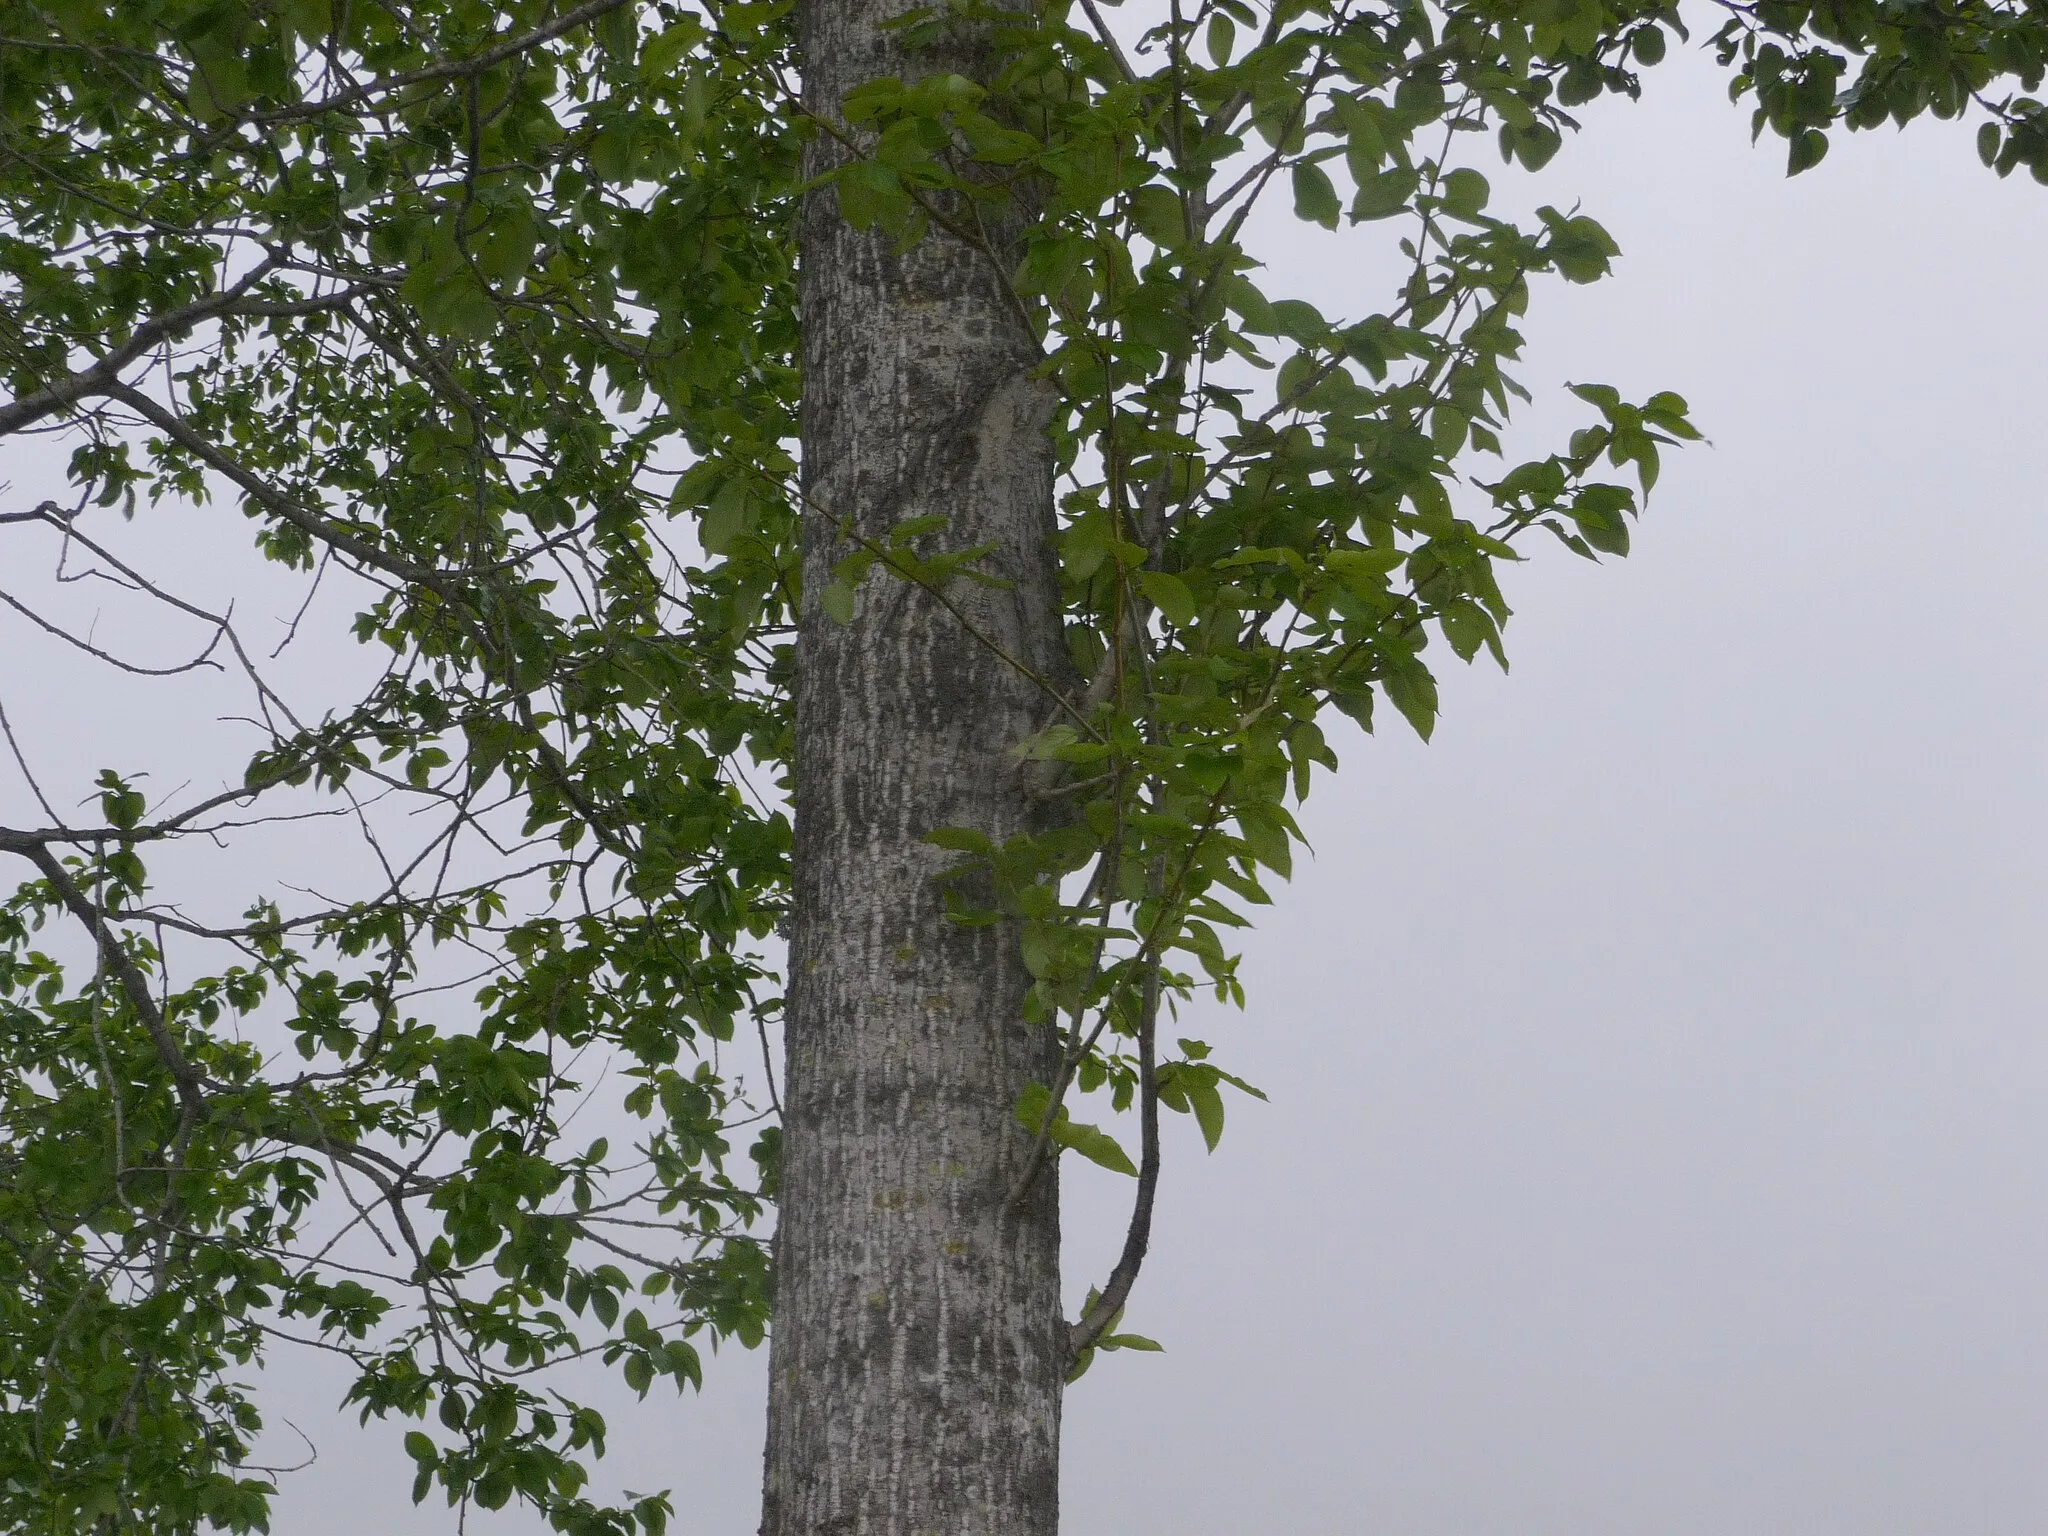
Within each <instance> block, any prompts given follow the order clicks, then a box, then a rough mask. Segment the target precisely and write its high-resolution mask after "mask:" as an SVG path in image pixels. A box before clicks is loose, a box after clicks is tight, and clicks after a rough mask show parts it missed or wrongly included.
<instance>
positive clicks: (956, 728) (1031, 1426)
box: [762, 0, 1066, 1536]
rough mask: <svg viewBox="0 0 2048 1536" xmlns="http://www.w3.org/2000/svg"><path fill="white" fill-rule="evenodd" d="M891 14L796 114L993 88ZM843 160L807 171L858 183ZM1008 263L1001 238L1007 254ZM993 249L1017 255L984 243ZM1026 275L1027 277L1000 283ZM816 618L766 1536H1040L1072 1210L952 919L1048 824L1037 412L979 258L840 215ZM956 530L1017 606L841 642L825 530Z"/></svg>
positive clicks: (1001, 994) (824, 306)
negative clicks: (991, 842)
mask: <svg viewBox="0 0 2048 1536" xmlns="http://www.w3.org/2000/svg"><path fill="white" fill-rule="evenodd" d="M903 8H904V7H903V6H901V5H900V4H898V5H884V4H877V3H875V0H807V3H805V4H804V5H803V7H802V14H801V26H802V47H803V60H804V91H805V97H806V102H807V105H808V106H809V107H810V109H811V110H812V111H813V112H815V113H817V114H819V115H821V116H827V117H831V118H833V119H837V118H838V116H839V113H838V106H839V103H840V101H841V99H842V98H843V97H844V95H845V93H846V92H847V91H848V90H849V89H851V88H852V87H854V86H857V85H860V84H863V83H865V82H867V81H870V80H874V79H878V78H881V77H883V76H886V75H891V74H894V75H899V76H902V77H903V78H906V79H912V78H917V77H919V76H922V75H926V74H933V73H954V74H962V75H966V76H969V77H970V78H974V77H977V76H981V75H982V74H983V71H984V67H985V60H984V59H983V58H982V57H981V56H980V54H979V50H978V45H977V43H976V41H975V39H974V38H973V37H972V36H965V35H963V36H955V37H954V38H953V39H951V40H950V41H948V42H946V43H943V44H940V45H938V47H937V48H936V49H930V48H927V49H924V50H922V51H919V52H917V53H914V54H913V53H909V52H907V51H906V49H905V48H904V45H903V42H902V39H901V34H900V33H898V32H895V31H891V30H885V28H884V23H885V21H886V20H887V19H888V18H889V16H890V15H891V14H894V13H899V12H900V11H901V10H902V9H903ZM837 152H838V151H836V150H835V149H834V148H833V147H832V145H831V143H830V141H829V140H825V139H822V138H821V140H820V141H819V143H818V144H817V145H816V146H814V148H813V150H812V154H813V157H814V160H815V161H816V164H814V166H813V167H812V169H813V170H814V171H816V170H819V169H823V168H824V165H825V164H826V163H827V162H826V160H825V158H824V157H827V156H830V155H832V154H835V153H837ZM1010 233H1012V234H1013V233H1014V231H1011V232H1010ZM994 235H995V239H996V240H997V242H998V243H999V244H1000V243H1001V242H1003V241H1004V240H1005V238H1006V234H1005V231H1004V230H1003V229H1001V228H1000V227H998V228H997V229H996V230H995V231H994ZM1005 270H1007V269H1005ZM801 303H802V312H803V327H804V356H803V363H804V399H803V439H804V478H805V486H806V493H807V496H808V498H809V502H810V506H811V510H810V511H809V512H808V513H807V517H806V529H807V531H806V535H805V548H804V610H803V617H802V628H801V633H800V635H799V641H798V660H799V666H798V691H797V749H796V852H795V858H796V910H795V914H794V926H793V931H792V936H791V954H790V986H789V1001H788V1014H787V1034H788V1066H787V1083H786V1090H785V1095H784V1111H785V1112H784V1126H785V1132H784V1134H785V1141H784V1154H783V1156H784V1162H783V1184H782V1198H781V1215H780V1228H779V1232H778V1236H777V1239H776V1243H777V1257H776V1263H777V1295H776V1321H775V1327H774V1337H773V1343H772V1346H771V1356H770V1371H771V1380H770V1388H769V1419H768V1450H767V1477H766V1492H765V1500H764V1518H763V1524H762V1531H763V1532H764V1536H983V1533H986V1536H997V1533H1001V1536H1053V1533H1054V1532H1055V1531H1056V1529H1057V1525H1058V1496H1059V1489H1058V1470H1059V1469H1058V1450H1059V1403H1060V1387H1061V1380H1062V1377H1063V1374H1064V1371H1065V1366H1066V1327H1065V1324H1064V1323H1063V1321H1062V1320H1061V1316H1060V1306H1059V1212H1058V1196H1057V1182H1056V1179H1055V1178H1054V1176H1053V1175H1052V1174H1051V1172H1050V1171H1048V1172H1047V1173H1046V1174H1044V1175H1042V1176H1041V1177H1040V1178H1039V1179H1038V1181H1037V1183H1036V1185H1035V1187H1034V1189H1033V1191H1032V1193H1031V1195H1030V1197H1029V1198H1028V1199H1027V1200H1025V1201H1023V1202H1020V1204H1019V1206H1018V1207H1016V1208H1008V1201H1009V1197H1010V1194H1011V1191H1012V1189H1013V1188H1014V1186H1015V1185H1016V1182H1017V1180H1018V1176H1019V1174H1020V1173H1021V1171H1022V1169H1023V1167H1024V1163H1025V1160H1026V1157H1027V1156H1028V1153H1029V1149H1030V1137H1029V1135H1028V1134H1027V1133H1025V1132H1024V1131H1023V1130H1022V1129H1021V1128H1020V1127H1019V1126H1018V1125H1017V1123H1016V1121H1015V1119H1014V1115H1013V1109H1014V1106H1015V1104H1016V1102H1017V1097H1018V1094H1019V1093H1020V1092H1021V1090H1022V1089H1023V1087H1024V1086H1025V1084H1026V1083H1027V1082H1028V1081H1030V1080H1032V1079H1034V1078H1035V1079H1037V1080H1039V1081H1041V1082H1048V1081H1050V1080H1051V1077H1052V1074H1053V1072H1054V1071H1055V1070H1056V1067H1057V1061H1058V1049H1057V1045H1056V1043H1055V1041H1054V1040H1053V1038H1052V1036H1051V1032H1050V1031H1049V1030H1045V1029H1042V1028H1041V1029H1034V1028H1031V1027H1028V1026H1026V1025H1025V1024H1024V1022H1023V1019H1022V1007H1021V1005H1022V1000H1023V996H1024V993H1025V990H1026V987H1027V985H1028V976H1027V974H1026V972H1025V970H1024V967H1023V964H1022V962H1021V960H1020V958H1019V956H1018V953H1017V946H1016V936H1015V934H1014V933H1013V932H1012V931H1010V930H1009V929H1008V928H1007V927H1000V926H999V927H989V928H964V927H960V926H957V925H954V924H951V923H948V922H946V921H945V920H944V918H943V916H942V905H941V899H940V892H939V890H938V888H937V887H936V886H935V884H934V882H933V878H932V877H933V875H934V874H935V873H936V872H937V871H939V870H940V869H942V868H944V867H945V866H946V865H947V864H948V863H950V862H951V859H952V856H950V855H947V854H945V853H943V852H941V851H940V850H938V849H936V848H933V847H931V846H930V845H928V844H926V843H925V842H923V841H922V839H923V836H924V834H925V833H926V832H928V831H930V830H931V829H932V828H934V827H938V826H969V827H976V828H980V829H982V830H985V831H987V832H989V833H991V834H993V835H994V836H996V837H998V838H1000V837H1002V836H1004V835H1006V834H1008V833H1010V832H1013V831H1016V830H1018V829H1020V828H1022V827H1023V826H1025V825H1026V824H1027V822H1028V819H1029V818H1030V816H1031V813H1032V812H1031V802H1030V797H1029V796H1028V794H1027V793H1026V790H1025V786H1024V783H1023V780H1022V776H1021V774H1020V772H1019V770H1018V764H1017V761H1016V759H1015V758H1014V757H1012V756H1010V755H1009V752H1008V749H1009V748H1010V747H1011V746H1013V745H1014V744H1015V743H1017V742H1018V741H1020V740H1022V739H1023V738H1025V737H1026V736H1028V735H1029V734H1030V733H1031V732H1032V731H1033V730H1034V729H1036V728H1037V727H1038V726H1039V725H1041V724H1042V723H1043V722H1044V719H1045V709H1046V701H1045V699H1044V698H1043V696H1042V695H1041V694H1040V692H1039V689H1038V687H1037V685H1036V684H1034V683H1033V682H1032V681H1031V680H1030V679H1029V678H1028V677H1026V676H1024V675H1023V674H1022V673H1020V672H1019V671H1018V670H1017V669H1016V668H1015V667H1014V666H1012V665H1011V664H1010V663H1009V662H1007V661H1006V660H1004V659H1003V657H1001V656H999V655H997V654H995V653H994V651H992V650H991V649H990V647H989V646H988V645H987V644H985V643H983V641H982V640H977V639H976V638H975V637H974V635H973V634H971V633H970V632H969V631H968V629H967V628H966V626H965V625H963V623H962V622H961V617H962V616H964V617H965V618H966V619H967V620H968V621H969V622H970V623H971V624H972V626H973V629H974V630H976V631H979V633H980V635H981V636H982V637H984V639H985V640H986V641H992V642H994V644H995V645H996V646H999V647H1000V648H1001V649H1002V650H1003V651H1004V652H1006V653H1007V654H1008V655H1009V656H1011V657H1014V658H1016V659H1018V660H1021V661H1023V662H1025V663H1026V664H1027V665H1029V666H1030V667H1031V668H1032V669H1033V670H1034V671H1036V672H1038V673H1039V674H1040V675H1041V676H1044V677H1059V676H1061V675H1062V672H1063V669H1064V666H1065V662H1064V648H1063V645H1062V642H1061V634H1060V623H1059V606H1058V589H1057V582H1056V572H1055V567H1054V564H1053V556H1052V549H1051V536H1052V531H1053V515H1052V494H1053V460H1052V452H1051V448H1050V446H1049V443H1048V441H1047V438H1046V435H1045V430H1044V429H1045V426H1046V423H1047V421H1048V420H1049V416H1050V400H1051V396H1050V393H1049V389H1048V386H1046V385H1044V384H1043V383H1040V382H1037V381H1034V380H1032V379H1031V378H1030V377H1029V374H1030V370H1031V367H1032V365H1033V363H1034V361H1035V359H1036V355H1037V354H1036V348H1035V345H1034V343H1033V339H1032V337H1031V336H1030V334H1029V332H1028V331H1027V330H1026V329H1025V327H1024V326H1023V324H1022V322H1021V320H1020V318H1019V317H1018V315H1017V313H1016V311H1015V307H1014V306H1013V304H1012V303H1011V301H1010V299H1009V297H1008V295H1007V292H1006V289H1005V285H1004V280H1003V273H1002V272H1001V271H998V270H997V267H996V265H995V264H994V263H993V262H991V261H990V260H989V258H988V256H987V255H985V254H983V253H980V252H977V251H975V250H973V249H971V248H969V247H967V246H965V245H963V244H961V243H959V242H957V241H955V240H953V239H951V238H949V237H948V236H946V235H945V234H944V233H942V232H937V231H935V232H933V233H932V234H931V235H929V236H928V237H927V238H926V239H925V240H924V241H923V242H922V243H921V244H919V245H918V246H917V247H916V248H914V249H913V250H911V251H909V252H898V251H897V250H896V249H895V248H894V245H893V242H892V241H891V240H890V239H889V238H887V237H885V236H883V235H880V234H878V233H874V232H869V233H861V232H856V231H854V230H852V229H851V228H849V227H848V226H847V225H846V224H845V223H844V222H843V221H842V220H841V219H840V217H839V214H838V211H837V207H836V205H835V203H834V200H833V198H832V197H831V195H830V194H829V193H819V194H814V195H813V196H812V197H811V199H810V201H809V204H808V206H807V207H806V209H805V213H804V220H803V252H802V288H801ZM934 513H943V514H944V515H945V516H946V517H947V518H948V520H949V526H948V528H947V531H946V532H944V533H943V534H940V535H936V536H935V537H936V538H937V539H939V540H941V541H943V543H944V545H945V546H946V547H951V548H959V547H964V546H971V545H982V544H987V545H992V546H994V549H995V553H994V555H993V556H992V557H991V558H990V560H989V561H988V562H987V565H986V567H985V568H986V569H989V570H991V571H992V572H993V573H995V574H998V575H1000V576H1002V577H1003V578H1005V579H1006V580H1007V582H1008V583H1009V585H1008V586H1007V587H1000V588H998V587H989V586H980V585H975V584H972V583H968V582H960V583H957V584H956V585H955V586H954V587H953V588H952V589H951V591H950V592H949V593H948V594H947V597H948V600H949V601H950V602H951V603H952V604H954V605H955V607H957V608H958V609H959V610H960V615H957V616H956V614H954V613H952V612H949V611H947V608H946V607H945V606H944V605H943V604H941V603H940V602H939V601H938V600H936V599H935V598H934V597H933V596H931V595H930V594H928V593H926V592H924V591H922V590H920V589H918V588H917V587H915V586H912V585H910V584H908V583H906V582H904V581H902V580H899V579H897V578H895V577H893V576H891V575H889V574H888V573H887V572H885V571H881V570H876V571H875V572H873V573H871V574H870V575H869V577H868V579H867V581H866V583H865V584H864V585H863V586H862V588H861V589H860V591H859V593H858V594H857V598H856V604H855V610H854V614H853V618H852V621H851V622H850V623H847V624H844V625H841V624H838V623H835V622H834V621H833V620H832V619H830V618H829V617H827V616H826V615H825V614H824V613H823V612H822V611H821V609H820V606H819V602H818V595H819V594H820V593H821V592H822V591H823V590H824V588H825V586H826V584H827V583H828V581H829V580H830V573H831V569H832V566H833V564H834V562H835V561H836V560H837V559H839V558H840V557H841V556H843V555H844V554H846V553H848V552H849V551H850V549H851V548H852V547H853V546H851V545H849V544H847V543H844V542H842V541H841V539H840V537H839V535H838V530H837V524H838V521H839V520H841V519H846V520H849V521H850V522H851V524H852V525H853V526H854V527H857V528H859V529H860V530H862V531H863V532H864V533H866V534H869V535H879V534H881V533H882V532H884V531H886V530H887V529H888V528H890V527H891V526H892V525H894V524H896V523H897V522H899V521H901V520H902V519H905V518H909V517H919V516H926V515H930V514H934Z"/></svg>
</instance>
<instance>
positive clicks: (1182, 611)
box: [1137, 571, 1195, 628]
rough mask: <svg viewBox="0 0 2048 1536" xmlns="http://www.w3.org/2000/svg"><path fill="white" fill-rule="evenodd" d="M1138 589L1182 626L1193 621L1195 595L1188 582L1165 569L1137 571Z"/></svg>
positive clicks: (1175, 622)
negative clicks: (1189, 588)
mask: <svg viewBox="0 0 2048 1536" xmlns="http://www.w3.org/2000/svg"><path fill="white" fill-rule="evenodd" d="M1137 581H1138V589H1139V590H1140V591H1141V592H1143V593H1144V594H1145V596H1146V597H1147V598H1148V599H1150V600H1151V603H1152V606H1153V607H1155V608H1157V609H1158V610H1159V611H1160V612H1161V613H1163V614H1165V615H1166V617H1167V618H1168V619H1170V620H1172V622H1173V623H1174V624H1176V625H1178V626H1180V627H1182V628H1185V627H1186V626H1188V625H1190V624H1192V623H1194V622H1195V597H1194V594H1193V593H1192V592H1190V591H1188V584H1187V583H1186V582H1184V581H1182V580H1181V579H1180V578H1179V577H1178V576H1175V575H1173V574H1171V573H1170V572H1167V571H1139V572H1138V573H1137Z"/></svg>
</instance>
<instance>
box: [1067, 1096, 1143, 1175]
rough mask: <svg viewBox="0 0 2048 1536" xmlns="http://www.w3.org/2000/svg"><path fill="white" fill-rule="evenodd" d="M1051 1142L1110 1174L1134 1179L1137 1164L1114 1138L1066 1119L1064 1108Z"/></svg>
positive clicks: (1136, 1172)
mask: <svg viewBox="0 0 2048 1536" xmlns="http://www.w3.org/2000/svg"><path fill="white" fill-rule="evenodd" d="M1052 1139H1053V1140H1054V1141H1056V1142H1058V1143H1059V1144H1060V1145H1061V1146H1063V1147H1067V1148H1070V1149H1072V1150H1073V1151H1075V1152H1078V1153H1080V1154H1081V1155H1082V1156H1083V1157H1085V1158H1087V1159H1088V1161H1089V1162H1091V1163H1094V1164H1096V1165H1097V1166H1099V1167H1103V1168H1107V1169H1108V1170H1109V1171H1110V1172H1111V1173H1121V1174H1126V1175H1128V1176H1129V1177H1131V1178H1134V1179H1135V1178H1136V1177H1137V1176H1138V1165H1137V1164H1136V1163H1134V1162H1132V1161H1131V1158H1130V1154H1129V1153H1127V1152H1125V1151H1124V1149H1123V1148H1122V1147H1121V1146H1119V1145H1118V1144H1117V1141H1116V1138H1115V1137H1113V1136H1111V1135H1110V1134H1109V1133H1108V1132H1106V1131H1104V1130H1102V1129H1101V1128H1100V1127H1098V1126H1093V1125H1082V1124H1080V1123H1078V1122H1077V1121H1073V1120H1069V1119H1068V1118H1067V1117H1066V1111H1065V1110H1064V1109H1062V1110H1061V1111H1060V1116H1059V1119H1057V1120H1056V1121H1054V1122H1053V1127H1052Z"/></svg>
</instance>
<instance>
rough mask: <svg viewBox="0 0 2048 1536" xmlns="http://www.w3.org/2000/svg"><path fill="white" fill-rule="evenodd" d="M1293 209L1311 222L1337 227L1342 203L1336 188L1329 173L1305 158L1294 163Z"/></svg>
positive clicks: (1331, 227)
mask: <svg viewBox="0 0 2048 1536" xmlns="http://www.w3.org/2000/svg"><path fill="white" fill-rule="evenodd" d="M1294 211H1295V214H1296V215H1297V216H1298V217H1300V218H1303V219H1306V220H1307V221H1308V222H1309V223H1311V224H1320V225H1322V226H1323V228H1325V229H1335V228H1336V227H1337V219H1338V217H1339V216H1340V215H1341V214H1342V213H1343V211H1344V205H1343V203H1341V202H1340V201H1338V198H1337V188H1336V186H1335V184H1334V183H1332V182H1331V180H1330V176H1329V173H1328V172H1327V171H1325V170H1324V169H1323V168H1322V167H1321V166H1320V165H1314V164H1311V163H1309V162H1308V161H1305V160H1304V161H1301V162H1299V163H1297V164H1296V165H1295V167H1294Z"/></svg>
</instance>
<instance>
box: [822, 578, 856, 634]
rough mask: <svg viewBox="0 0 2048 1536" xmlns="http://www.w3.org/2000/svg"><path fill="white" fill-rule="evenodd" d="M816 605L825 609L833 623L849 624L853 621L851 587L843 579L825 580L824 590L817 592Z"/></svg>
mask: <svg viewBox="0 0 2048 1536" xmlns="http://www.w3.org/2000/svg"><path fill="white" fill-rule="evenodd" d="M818 606H819V607H820V608H823V609H824V610H825V612H826V614H827V615H828V616H829V617H830V618H831V620H832V622H833V623H835V624H851V623H852V622H853V588H851V587H849V586H848V585H847V584H846V583H845V582H843V581H832V582H827V583H826V584H825V590H824V591H822V592H820V593H819V594H818Z"/></svg>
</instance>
